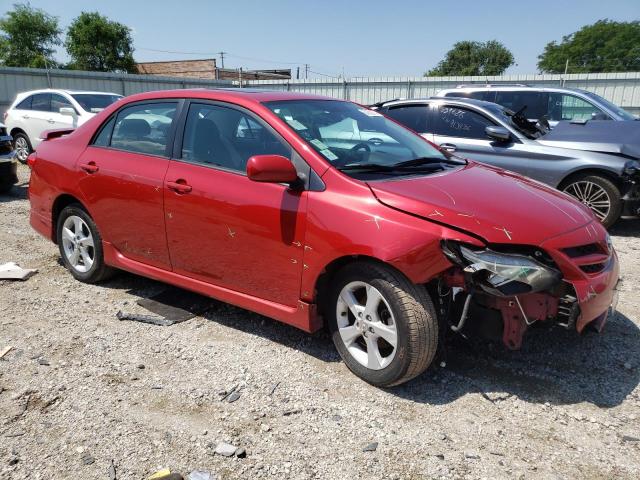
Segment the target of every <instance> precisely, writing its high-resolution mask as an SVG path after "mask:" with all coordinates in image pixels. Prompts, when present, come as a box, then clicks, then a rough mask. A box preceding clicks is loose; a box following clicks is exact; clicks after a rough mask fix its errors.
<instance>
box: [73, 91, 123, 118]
mask: <svg viewBox="0 0 640 480" xmlns="http://www.w3.org/2000/svg"><path fill="white" fill-rule="evenodd" d="M71 96H72V97H73V99H74V100H75V101H76V102H78V103H79V104H80V106H81V107H82V109H83V110H84V111H85V112H93V113H97V112H99V111H100V110H103V109H105V108H107V107H108V106H109V105H111V104H112V103H113V102H115V101H117V100H120V99H121V98H122V95H112V94H106V93H105V94H102V93H76V94H73V95H71Z"/></svg>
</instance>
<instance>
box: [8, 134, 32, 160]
mask: <svg viewBox="0 0 640 480" xmlns="http://www.w3.org/2000/svg"><path fill="white" fill-rule="evenodd" d="M13 148H14V149H15V151H16V157H17V158H18V160H19V161H20V162H22V163H27V158H29V155H30V154H31V152H33V148H32V147H31V142H30V141H29V137H27V135H26V134H25V133H22V132H19V133H16V134H15V135H14V136H13Z"/></svg>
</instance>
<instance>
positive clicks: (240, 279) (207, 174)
mask: <svg viewBox="0 0 640 480" xmlns="http://www.w3.org/2000/svg"><path fill="white" fill-rule="evenodd" d="M180 130H181V131H182V132H183V138H182V139H180V138H179V139H177V141H176V145H177V147H176V157H177V158H176V159H175V160H172V161H171V164H170V166H169V170H168V172H167V176H166V182H165V189H164V202H165V213H166V223H167V239H168V243H169V251H170V255H171V263H172V266H173V270H174V272H176V273H180V274H183V275H186V276H189V277H192V278H195V279H198V280H202V281H205V282H208V283H212V284H215V285H218V286H221V287H225V288H228V289H231V290H234V291H237V292H242V293H246V294H249V295H252V296H256V297H259V298H262V299H265V300H270V301H273V302H276V303H279V304H282V305H288V306H295V305H297V302H298V299H299V298H300V279H301V273H302V268H303V265H302V254H303V250H304V247H303V238H304V229H305V221H306V208H307V194H306V192H299V191H293V190H291V189H289V187H288V186H287V185H280V184H271V183H257V182H253V181H251V180H249V179H248V178H247V176H246V174H245V171H246V164H247V160H248V159H249V157H251V156H253V155H259V154H278V155H283V156H286V157H287V158H290V159H291V158H292V150H291V148H290V146H289V145H287V144H286V143H285V142H284V140H282V139H280V138H279V137H278V136H277V135H276V133H275V132H274V131H272V130H271V128H270V127H269V126H268V125H266V124H265V123H264V122H263V121H262V120H260V119H258V118H257V117H254V116H253V115H252V114H250V113H248V112H246V111H244V110H240V109H237V108H235V107H232V106H230V105H221V104H212V103H196V102H193V103H191V105H190V106H189V110H188V113H187V116H186V120H185V127H184V130H182V129H180Z"/></svg>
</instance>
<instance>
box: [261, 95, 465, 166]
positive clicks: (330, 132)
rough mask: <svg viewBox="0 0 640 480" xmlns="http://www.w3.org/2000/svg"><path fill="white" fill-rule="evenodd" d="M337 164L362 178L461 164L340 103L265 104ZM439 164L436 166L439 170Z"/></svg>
mask: <svg viewBox="0 0 640 480" xmlns="http://www.w3.org/2000/svg"><path fill="white" fill-rule="evenodd" d="M265 105H266V106H267V107H268V108H269V109H271V110H272V111H273V112H274V113H275V114H276V115H278V117H280V118H281V119H282V120H283V121H284V122H286V123H287V125H288V126H289V127H290V128H291V129H292V130H294V131H295V132H296V133H297V134H298V135H299V136H300V137H301V138H303V139H304V140H306V141H307V142H308V143H309V145H310V146H311V147H312V148H313V149H314V150H315V151H317V152H318V153H319V154H320V155H322V156H323V157H324V158H325V159H326V160H327V161H329V162H330V163H331V164H332V165H333V166H335V167H336V168H338V169H340V170H342V171H349V172H350V174H352V175H354V176H357V175H359V173H362V172H363V171H368V172H372V171H374V170H375V171H376V172H377V173H380V172H384V173H385V174H387V175H392V174H393V175H396V174H407V173H415V171H416V170H419V169H420V168H422V169H425V170H428V171H430V172H431V171H434V170H436V169H437V168H440V169H442V168H445V167H444V165H448V164H452V163H454V164H457V165H458V164H460V163H463V162H460V161H456V160H453V159H452V158H451V157H450V156H449V155H447V154H445V153H443V152H442V151H440V150H438V149H437V148H435V147H434V146H432V145H431V144H430V143H428V142H427V141H426V140H424V139H423V138H421V137H420V136H418V135H416V134H415V133H413V132H411V131H409V130H407V129H406V128H404V127H402V126H400V125H398V124H397V123H395V122H394V121H392V120H389V119H388V118H386V117H384V116H383V115H381V114H380V113H378V112H376V111H373V110H369V109H367V108H364V107H361V106H359V105H356V104H355V103H351V102H344V101H340V100H285V101H277V102H265ZM434 166H437V167H434Z"/></svg>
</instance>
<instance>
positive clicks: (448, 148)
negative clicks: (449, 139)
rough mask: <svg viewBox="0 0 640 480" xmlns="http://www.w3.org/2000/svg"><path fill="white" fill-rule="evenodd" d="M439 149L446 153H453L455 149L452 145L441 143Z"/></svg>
mask: <svg viewBox="0 0 640 480" xmlns="http://www.w3.org/2000/svg"><path fill="white" fill-rule="evenodd" d="M440 148H441V149H443V150H446V151H447V152H455V151H456V148H458V147H456V146H455V145H454V144H453V143H441V144H440Z"/></svg>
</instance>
